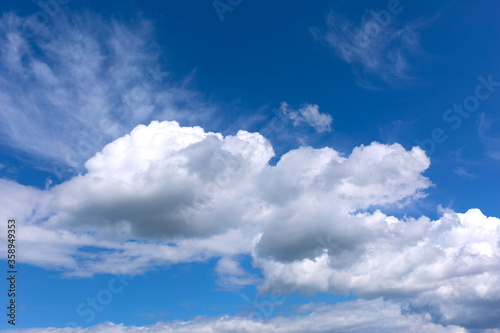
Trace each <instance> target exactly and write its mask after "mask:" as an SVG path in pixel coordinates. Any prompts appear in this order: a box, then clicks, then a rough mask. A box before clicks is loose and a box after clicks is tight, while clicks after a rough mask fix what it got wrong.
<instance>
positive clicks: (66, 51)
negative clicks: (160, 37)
mask: <svg viewBox="0 0 500 333" xmlns="http://www.w3.org/2000/svg"><path fill="white" fill-rule="evenodd" d="M25 20H26V18H23V17H20V16H17V15H16V14H14V13H4V14H3V15H2V17H1V18H0V41H1V43H2V49H1V50H0V91H1V94H0V100H1V106H0V119H1V122H0V135H1V136H2V137H3V138H4V142H5V144H7V145H8V146H9V147H12V148H15V149H18V150H20V151H23V152H25V153H27V154H29V155H30V156H32V157H36V158H38V159H39V160H40V165H39V166H40V167H44V166H45V169H49V171H53V170H51V169H50V166H49V165H50V162H53V163H57V165H62V166H63V168H69V169H73V170H81V168H82V166H83V163H84V162H85V161H86V160H87V159H88V158H90V157H91V156H93V155H94V154H95V153H96V152H97V151H99V150H100V149H101V148H102V147H103V146H104V145H105V144H106V143H108V142H110V141H111V140H113V139H115V138H117V137H119V136H121V135H123V134H125V133H128V132H129V131H130V130H131V129H132V128H133V127H135V126H136V125H138V124H140V123H149V122H150V121H151V120H152V119H159V120H163V119H177V120H179V121H182V120H184V121H187V122H190V121H191V120H192V119H193V118H194V117H198V116H200V119H201V118H202V116H201V114H202V113H203V112H205V111H207V112H208V108H206V107H205V106H203V105H202V103H201V102H200V99H199V96H197V92H196V91H194V90H189V89H187V88H185V86H184V83H183V82H180V83H176V82H174V81H173V80H171V78H170V76H171V74H170V73H169V72H168V65H167V63H166V61H165V60H164V59H163V57H162V51H161V49H160V48H159V47H158V45H157V44H156V42H155V38H154V34H155V32H154V28H153V26H152V23H151V22H150V21H147V20H144V19H139V20H137V21H136V22H135V23H134V24H129V23H127V24H123V23H121V22H119V21H116V20H105V19H103V18H102V17H100V16H98V15H96V14H92V13H84V14H74V13H72V14H71V15H69V14H67V13H65V12H63V10H62V9H61V11H60V12H59V13H58V15H57V16H55V17H53V18H52V24H50V25H47V26H45V28H44V29H40V31H39V32H38V34H37V35H36V36H34V37H33V38H25V36H24V35H23V31H22V28H23V23H24V22H25Z"/></svg>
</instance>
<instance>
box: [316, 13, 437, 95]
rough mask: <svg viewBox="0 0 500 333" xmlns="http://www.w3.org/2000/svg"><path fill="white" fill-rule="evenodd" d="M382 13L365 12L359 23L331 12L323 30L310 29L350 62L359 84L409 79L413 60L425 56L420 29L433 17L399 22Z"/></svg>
mask: <svg viewBox="0 0 500 333" xmlns="http://www.w3.org/2000/svg"><path fill="white" fill-rule="evenodd" d="M400 10H402V8H400ZM385 12H387V13H386V14H383V15H382V14H381V12H375V11H369V12H368V11H367V12H366V13H365V14H364V15H363V17H362V19H361V22H356V21H353V20H350V19H348V18H347V17H344V16H342V15H340V14H337V13H334V12H331V13H329V14H328V16H327V20H326V21H327V28H326V29H318V28H313V29H311V32H312V33H313V35H314V36H315V38H316V39H317V40H319V41H321V42H322V43H326V45H327V46H328V47H331V48H332V49H333V50H334V51H335V53H336V54H337V56H338V57H339V58H340V59H342V60H343V61H345V62H347V63H349V64H351V66H352V70H353V73H354V75H355V76H356V79H357V81H358V83H359V84H360V85H361V86H363V87H366V88H374V87H377V84H378V83H380V82H384V83H386V84H390V85H393V86H394V85H396V84H400V83H402V82H408V81H411V80H412V79H413V78H414V77H413V75H412V73H413V72H414V69H415V59H416V58H418V57H420V59H421V58H422V56H424V55H425V52H424V51H423V50H422V48H421V44H420V34H419V31H420V30H422V29H423V28H425V27H426V26H427V25H428V24H429V23H430V22H432V20H433V19H430V20H424V19H419V20H416V21H413V22H407V23H404V24H401V23H400V22H397V17H396V16H395V15H391V14H390V13H389V12H388V11H385Z"/></svg>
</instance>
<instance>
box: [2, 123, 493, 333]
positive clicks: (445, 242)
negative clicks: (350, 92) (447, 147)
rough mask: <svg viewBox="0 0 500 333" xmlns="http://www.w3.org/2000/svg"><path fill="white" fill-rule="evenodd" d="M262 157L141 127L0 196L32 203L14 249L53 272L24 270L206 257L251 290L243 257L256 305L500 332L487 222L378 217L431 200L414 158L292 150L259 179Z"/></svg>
mask: <svg viewBox="0 0 500 333" xmlns="http://www.w3.org/2000/svg"><path fill="white" fill-rule="evenodd" d="M273 155H274V152H273V149H272V147H271V145H270V144H269V142H268V141H267V140H266V139H265V138H264V137H262V136H261V135H260V134H258V133H249V132H245V131H239V132H238V133H237V134H236V135H234V136H226V137H224V136H222V135H221V134H218V133H211V132H205V131H204V130H203V129H202V128H200V127H181V126H180V125H179V124H178V123H176V122H166V121H165V122H157V121H154V122H152V123H151V124H150V125H148V126H145V125H139V126H137V127H136V128H135V129H134V130H133V131H132V132H131V133H130V134H128V135H125V136H123V137H121V138H118V139H117V140H115V141H113V142H111V143H110V144H108V145H106V146H105V147H104V149H103V150H102V152H100V153H97V154H96V155H95V156H94V157H93V158H91V159H90V160H88V161H87V163H86V164H85V167H86V170H87V171H86V173H84V174H81V175H78V176H76V177H74V178H73V179H70V180H68V181H66V182H64V183H62V184H60V185H57V186H54V187H52V188H51V189H48V190H45V191H40V190H34V189H27V188H24V187H22V186H20V185H13V184H10V185H9V186H14V187H15V186H18V187H20V189H18V190H19V191H17V192H18V193H21V194H20V195H21V196H23V195H25V196H26V197H30V198H31V199H32V200H33V202H37V201H38V206H37V208H36V209H35V210H34V211H33V213H32V214H31V215H29V216H26V217H25V221H26V222H25V223H26V227H25V228H24V230H25V235H24V236H23V237H20V239H21V240H23V241H24V242H26V244H28V245H32V246H33V245H34V246H37V247H39V248H42V249H43V251H44V252H50V253H51V254H52V255H51V256H50V258H54V259H53V260H52V262H50V259H46V260H45V261H43V260H40V256H39V255H37V253H36V251H33V252H29V251H28V252H27V254H26V255H25V258H24V259H23V260H24V261H25V262H29V263H33V264H39V265H45V266H47V265H51V264H52V265H53V266H55V267H59V268H64V269H66V270H68V271H69V272H72V273H70V274H76V275H84V274H93V273H106V272H108V273H116V272H125V273H131V272H136V273H137V272H141V271H144V270H147V269H149V268H151V267H155V266H160V265H168V264H171V263H176V262H188V261H199V260H206V259H208V258H213V257H218V258H220V261H219V263H218V264H217V266H216V270H217V274H218V276H219V277H221V278H223V279H225V280H226V282H227V281H229V283H234V284H255V283H257V281H258V279H256V278H255V277H254V276H251V275H247V274H246V273H245V271H244V270H243V269H242V268H241V267H240V266H238V262H237V257H238V255H241V254H251V255H252V258H253V263H254V265H255V266H256V267H258V268H260V270H261V272H262V274H263V281H262V283H261V284H260V285H259V289H260V290H261V291H262V292H271V291H274V292H281V293H285V294H286V293H291V292H301V293H314V292H318V291H323V292H333V293H354V294H355V295H357V296H358V297H361V298H364V299H376V298H379V297H382V298H384V299H386V300H390V301H391V302H393V303H391V304H397V305H398V306H399V309H400V310H401V311H403V312H404V313H406V314H407V315H411V316H414V315H419V316H424V317H426V318H427V317H428V318H429V320H430V321H432V322H434V323H435V324H439V325H440V324H449V325H461V326H464V327H469V328H484V327H498V326H499V324H498V322H497V319H496V318H498V316H499V313H498V311H497V310H496V309H497V308H498V306H497V305H498V304H499V297H498V296H496V295H500V293H499V290H498V288H499V287H498V285H499V282H500V281H499V276H500V275H499V268H500V265H499V263H498V258H499V248H498V244H499V239H500V238H499V225H500V220H499V219H497V218H493V217H490V218H488V217H486V216H484V215H483V214H482V213H481V211H480V210H478V209H471V210H469V211H468V212H465V213H463V214H457V213H455V212H453V211H450V210H441V218H440V219H438V220H436V221H431V219H429V218H427V217H425V216H422V217H418V218H412V217H405V218H396V217H394V216H389V215H386V214H385V213H383V210H384V209H385V208H390V207H392V206H394V205H398V206H401V207H404V205H405V204H408V203H411V202H412V201H415V200H417V199H419V198H421V197H422V196H424V195H425V192H424V191H425V190H426V189H428V188H429V187H430V186H432V183H431V181H430V180H429V179H428V178H426V177H425V176H424V175H423V173H424V172H425V170H426V169H427V168H428V167H429V166H430V161H429V158H428V157H427V156H426V155H425V153H424V152H423V151H422V150H421V149H420V148H418V147H414V148H412V149H411V150H406V149H405V148H404V147H402V146H401V145H399V144H392V145H386V144H381V143H376V142H374V143H372V144H370V145H367V146H360V147H356V148H354V149H353V151H352V153H351V154H350V155H349V156H343V155H342V154H341V153H339V152H338V151H336V150H334V149H332V148H329V147H325V148H322V149H314V148H311V147H301V148H298V149H295V150H292V151H289V152H288V153H286V154H284V155H283V156H282V157H281V158H280V159H279V161H278V163H277V164H276V165H271V164H269V160H270V159H271V158H272V157H273ZM35 192H36V193H35ZM23 193H24V194H23ZM35 196H36V197H38V199H36V198H35ZM89 246H90V247H94V248H97V249H101V250H104V251H98V252H97V254H96V253H95V251H94V252H92V253H89V252H88V251H85V248H88V247H89ZM28 247H29V246H26V248H28ZM47 260H49V262H48V261H47ZM269 330H270V331H272V330H271V328H269ZM278 331H279V330H278Z"/></svg>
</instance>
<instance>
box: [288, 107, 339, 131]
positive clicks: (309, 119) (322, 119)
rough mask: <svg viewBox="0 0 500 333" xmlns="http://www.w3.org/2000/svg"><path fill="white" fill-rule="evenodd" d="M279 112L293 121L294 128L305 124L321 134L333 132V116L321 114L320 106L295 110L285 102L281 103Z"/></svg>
mask: <svg viewBox="0 0 500 333" xmlns="http://www.w3.org/2000/svg"><path fill="white" fill-rule="evenodd" d="M279 112H281V113H283V114H284V115H285V116H286V117H288V118H290V119H291V120H293V125H294V126H299V125H301V124H302V123H305V124H308V125H309V126H311V127H313V128H314V129H315V130H316V131H318V132H320V133H321V132H330V131H331V130H332V129H331V124H332V121H333V119H332V116H330V115H329V114H326V113H320V112H319V106H318V105H315V104H306V105H304V106H303V107H302V108H300V109H298V110H293V109H291V108H290V106H289V105H288V104H287V103H286V102H283V103H281V107H280V109H279Z"/></svg>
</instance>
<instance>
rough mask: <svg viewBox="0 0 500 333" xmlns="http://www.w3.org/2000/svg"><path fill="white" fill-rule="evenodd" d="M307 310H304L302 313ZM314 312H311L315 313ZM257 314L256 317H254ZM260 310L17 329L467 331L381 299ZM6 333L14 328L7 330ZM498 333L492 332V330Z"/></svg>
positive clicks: (119, 332) (122, 332)
mask: <svg viewBox="0 0 500 333" xmlns="http://www.w3.org/2000/svg"><path fill="white" fill-rule="evenodd" d="M302 311H303V313H301V312H302ZM311 311H312V313H308V312H311ZM253 317H255V319H253ZM257 318H259V316H258V314H257V313H253V314H250V315H249V316H245V317H243V316H237V317H229V316H222V317H219V318H198V319H194V320H192V321H187V322H181V321H175V322H158V323H157V324H155V325H151V326H144V327H136V326H125V325H123V324H119V325H116V324H112V323H106V324H101V325H96V326H92V327H89V328H60V329H58V328H47V329H44V328H34V329H16V330H15V332H20V333H34V332H36V333H101V332H106V333H135V332H141V333H150V332H151V333H153V332H162V333H194V332H196V333H199V332H207V333H234V332H237V333H302V332H316V333H330V332H339V333H341V332H342V333H344V332H345V333H347V332H350V333H377V332H381V333H382V332H383V333H393V332H394V333H400V332H409V333H413V332H414V333H417V332H418V333H420V332H433V333H466V332H467V331H466V330H465V329H463V328H460V327H457V326H453V325H450V326H447V327H444V326H441V325H438V324H433V323H432V322H431V321H430V318H428V317H427V316H425V315H421V314H406V315H403V314H401V310H400V308H399V307H398V306H397V305H395V304H392V303H389V302H384V301H382V300H381V299H377V300H371V301H365V300H356V301H350V302H344V303H340V304H335V305H321V304H308V305H307V306H303V307H301V308H300V309H299V310H298V313H297V314H293V315H291V316H290V317H277V318H273V319H271V320H266V321H261V320H258V319H257ZM5 332H6V333H10V332H14V330H6V331H5ZM494 332H498V331H492V332H491V333H494Z"/></svg>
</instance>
